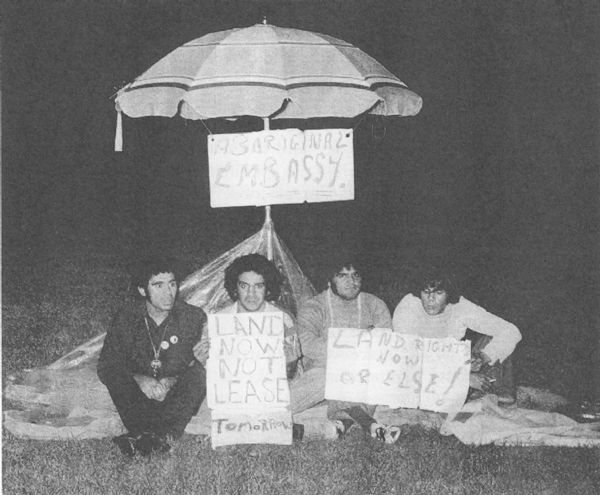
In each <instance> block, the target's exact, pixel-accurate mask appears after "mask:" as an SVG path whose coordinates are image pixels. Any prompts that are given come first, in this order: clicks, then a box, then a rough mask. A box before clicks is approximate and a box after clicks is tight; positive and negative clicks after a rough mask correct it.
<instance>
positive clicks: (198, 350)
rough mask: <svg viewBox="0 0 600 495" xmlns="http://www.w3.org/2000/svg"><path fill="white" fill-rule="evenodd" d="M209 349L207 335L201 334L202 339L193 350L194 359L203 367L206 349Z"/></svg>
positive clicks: (206, 353) (206, 354)
mask: <svg viewBox="0 0 600 495" xmlns="http://www.w3.org/2000/svg"><path fill="white" fill-rule="evenodd" d="M209 347H210V343H209V340H208V335H207V334H206V332H203V333H202V337H201V338H200V340H199V341H198V342H197V343H196V345H195V346H194V348H193V352H194V357H195V358H196V359H197V360H198V361H199V362H200V363H201V364H202V365H203V366H206V361H207V360H208V349H209Z"/></svg>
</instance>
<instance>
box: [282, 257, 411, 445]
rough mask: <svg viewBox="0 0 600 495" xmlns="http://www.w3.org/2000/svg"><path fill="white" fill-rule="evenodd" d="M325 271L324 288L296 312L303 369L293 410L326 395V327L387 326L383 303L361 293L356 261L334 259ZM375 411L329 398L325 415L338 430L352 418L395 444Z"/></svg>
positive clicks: (394, 434) (393, 430)
mask: <svg viewBox="0 0 600 495" xmlns="http://www.w3.org/2000/svg"><path fill="white" fill-rule="evenodd" d="M328 275H329V281H328V287H327V289H326V290H324V291H323V292H321V293H320V294H318V295H317V296H315V297H314V298H312V299H310V300H308V301H307V302H306V303H304V304H303V305H302V306H301V307H300V310H299V311H298V318H297V326H296V329H297V332H298V338H299V340H300V346H301V349H302V354H303V364H304V369H305V371H304V373H303V374H302V375H300V376H299V377H298V378H296V380H294V381H292V382H291V384H290V389H291V408H292V413H299V412H302V411H304V410H305V409H308V408H310V407H312V406H314V405H316V404H318V403H319V402H322V401H323V400H324V399H325V369H326V366H327V337H328V330H329V328H361V329H368V330H371V329H373V328H391V323H392V322H391V317H390V312H389V310H388V308H387V306H386V304H385V303H384V302H383V301H382V300H381V299H379V298H378V297H376V296H374V295H372V294H369V293H367V292H362V291H361V288H362V275H361V271H360V268H359V267H358V264H357V262H356V260H355V259H353V258H351V257H350V258H348V259H343V258H340V259H337V260H336V261H335V262H334V263H332V265H331V269H330V271H329V274H328ZM374 409H375V407H374V406H367V405H364V404H360V403H350V402H339V401H329V402H328V416H329V417H330V418H332V419H334V420H336V421H337V424H338V429H339V432H340V433H344V432H345V431H346V430H347V429H348V428H349V426H351V424H352V423H353V422H356V423H358V424H359V425H360V426H361V427H362V428H363V429H364V430H365V431H366V432H368V433H369V434H371V436H373V437H374V438H377V439H378V440H381V441H383V442H385V443H394V442H395V441H396V440H397V439H398V436H399V434H400V430H399V428H397V427H390V426H386V425H382V424H379V423H377V422H376V421H375V420H374V419H373V417H372V414H373V412H374Z"/></svg>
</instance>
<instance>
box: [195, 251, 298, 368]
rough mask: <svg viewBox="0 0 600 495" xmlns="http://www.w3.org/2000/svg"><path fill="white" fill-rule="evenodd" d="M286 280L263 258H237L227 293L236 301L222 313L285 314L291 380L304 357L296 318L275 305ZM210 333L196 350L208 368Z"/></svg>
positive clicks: (228, 272)
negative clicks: (297, 365) (297, 334)
mask: <svg viewBox="0 0 600 495" xmlns="http://www.w3.org/2000/svg"><path fill="white" fill-rule="evenodd" d="M282 283H283V277H282V276H281V274H280V273H279V271H278V270H277V267H276V266H275V265H274V264H273V263H272V262H271V261H269V260H268V259H267V258H265V257H264V256H262V255H260V254H247V255H245V256H240V257H239V258H236V259H235V260H234V261H233V263H231V265H229V266H228V267H227V269H226V270H225V290H226V291H227V294H228V295H229V297H230V299H231V300H232V301H233V303H232V304H230V305H229V306H226V307H225V308H223V309H222V310H220V311H219V313H254V312H266V313H269V312H274V311H281V312H283V314H284V320H283V326H284V330H285V340H284V346H283V347H284V351H285V355H286V362H287V368H288V377H291V375H292V374H293V372H294V370H295V367H296V364H297V361H298V359H299V357H300V349H299V345H298V339H297V338H296V334H295V332H294V322H293V320H292V317H291V316H290V315H289V314H288V313H287V312H286V311H285V310H283V309H280V308H279V307H277V306H275V305H274V304H272V303H271V302H270V301H275V300H277V299H278V298H279V295H280V294H281V285H282ZM208 348H209V345H208V331H205V332H203V335H202V339H201V340H200V342H198V343H197V344H196V345H195V346H194V355H195V357H196V359H198V361H200V362H201V363H203V364H206V360H207V359H208Z"/></svg>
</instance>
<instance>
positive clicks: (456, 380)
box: [325, 328, 471, 412]
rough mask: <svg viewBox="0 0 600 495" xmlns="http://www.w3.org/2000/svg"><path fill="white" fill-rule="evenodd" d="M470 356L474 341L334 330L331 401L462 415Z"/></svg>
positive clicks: (329, 371)
mask: <svg viewBox="0 0 600 495" xmlns="http://www.w3.org/2000/svg"><path fill="white" fill-rule="evenodd" d="M470 357H471V343H470V342H469V341H464V342H463V341H457V340H455V339H429V338H422V337H418V336H416V335H408V334H401V333H397V332H392V331H391V330H388V329H383V328H375V329H373V330H361V329H358V328H330V329H329V337H328V342H327V371H326V375H327V381H326V385H325V398H326V399H333V400H342V401H351V402H362V403H366V404H380V405H386V406H389V407H391V408H398V407H407V408H417V407H418V408H421V409H427V410H430V411H438V412H457V411H459V410H460V409H461V407H462V405H463V404H464V402H465V399H466V396H467V392H468V388H469V373H470V370H471V366H470V364H468V360H469V359H470Z"/></svg>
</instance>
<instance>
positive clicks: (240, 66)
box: [115, 21, 422, 150]
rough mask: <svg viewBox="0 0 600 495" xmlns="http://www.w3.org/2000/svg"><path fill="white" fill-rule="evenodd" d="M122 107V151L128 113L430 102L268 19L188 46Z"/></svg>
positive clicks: (377, 68) (344, 109) (351, 53)
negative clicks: (123, 117)
mask: <svg viewBox="0 0 600 495" xmlns="http://www.w3.org/2000/svg"><path fill="white" fill-rule="evenodd" d="M115 104H116V109H117V112H118V120H117V135H116V138H115V149H116V150H120V149H121V147H122V137H121V112H122V113H125V115H127V116H129V117H132V118H137V117H148V116H159V117H174V116H176V115H180V116H181V117H183V118H186V119H193V120H198V119H213V118H229V119H235V118H237V117H241V116H256V117H260V118H263V119H309V118H319V117H341V118H353V117H356V116H358V115H361V114H365V113H369V114H374V115H383V116H412V115H416V114H417V113H418V112H419V111H420V109H421V106H422V99H421V97H420V96H419V95H417V94H416V93H414V92H412V91H410V90H409V89H408V88H407V86H406V85H405V84H404V83H403V82H402V81H401V80H400V79H398V78H397V77H396V76H395V75H393V74H392V73H391V72H390V71H388V70H387V69H386V68H385V67H384V66H383V65H381V64H380V63H379V62H377V61H376V60H375V59H374V58H372V57H371V56H369V55H367V54H366V53H364V52H363V51H361V50H360V49H358V48H357V47H355V46H354V45H352V44H350V43H347V42H345V41H342V40H339V39H337V38H334V37H332V36H328V35H325V34H319V33H314V32H310V31H303V30H299V29H290V28H281V27H277V26H273V25H270V24H267V23H266V21H265V22H264V23H262V24H256V25H254V26H250V27H246V28H236V29H230V30H226V31H219V32H216V33H211V34H207V35H205V36H203V37H201V38H198V39H195V40H192V41H189V42H188V43H185V44H184V45H182V46H180V47H179V48H176V49H175V50H173V51H172V52H171V53H169V54H168V55H166V56H165V57H163V58H162V59H161V60H159V61H158V62H157V63H155V64H154V65H153V66H152V67H150V68H149V69H148V70H147V71H146V72H144V73H143V74H141V75H140V76H139V77H137V78H136V79H135V80H134V81H133V82H131V83H130V84H128V85H126V86H125V87H123V88H122V89H121V90H120V91H119V92H118V94H117V97H116V102H115Z"/></svg>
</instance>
